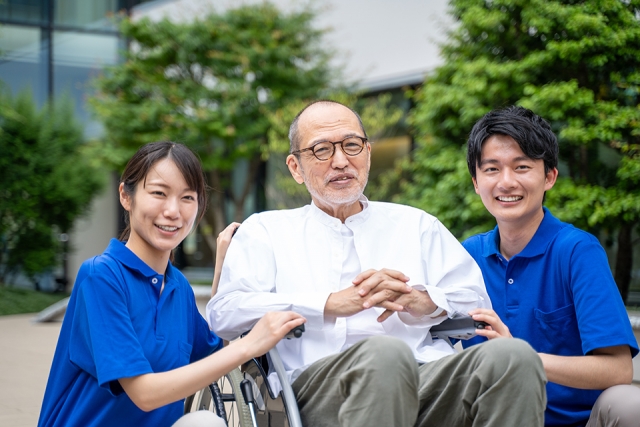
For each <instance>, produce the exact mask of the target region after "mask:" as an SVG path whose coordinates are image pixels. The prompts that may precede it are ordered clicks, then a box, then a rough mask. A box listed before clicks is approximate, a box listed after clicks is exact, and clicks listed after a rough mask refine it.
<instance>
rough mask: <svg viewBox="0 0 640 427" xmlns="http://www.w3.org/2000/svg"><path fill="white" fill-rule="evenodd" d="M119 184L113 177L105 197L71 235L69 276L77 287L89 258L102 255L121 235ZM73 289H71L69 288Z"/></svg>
mask: <svg viewBox="0 0 640 427" xmlns="http://www.w3.org/2000/svg"><path fill="white" fill-rule="evenodd" d="M117 190H118V182H117V179H116V177H115V176H114V175H113V174H109V177H108V179H107V184H106V185H105V188H104V189H103V191H102V193H101V194H100V195H98V196H96V197H95V198H94V199H93V202H92V203H91V210H90V212H89V213H88V214H87V215H86V216H85V217H84V218H82V219H80V220H78V221H76V223H75V225H74V227H73V231H72V232H71V233H70V235H69V242H70V243H71V245H72V247H73V252H72V253H71V254H69V259H68V262H67V274H68V276H69V281H70V286H71V285H73V283H74V282H75V279H76V275H77V273H78V269H79V268H80V265H81V264H82V263H83V262H84V261H85V260H86V259H88V258H90V257H92V256H95V255H99V254H101V253H102V252H103V251H104V250H105V248H106V247H107V245H108V244H109V240H110V239H111V238H112V237H117V236H116V233H117V232H118V230H117V229H118V216H117V215H118V205H117V204H118V203H119V201H118V191H117ZM69 289H70V287H69Z"/></svg>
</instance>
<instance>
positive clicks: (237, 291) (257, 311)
mask: <svg viewBox="0 0 640 427" xmlns="http://www.w3.org/2000/svg"><path fill="white" fill-rule="evenodd" d="M270 239H271V238H270V236H269V234H268V233H267V231H266V229H265V228H264V226H263V225H262V224H261V223H260V222H259V220H258V219H257V218H256V217H255V216H254V217H250V218H248V219H247V220H246V221H245V222H244V223H243V224H242V226H241V227H240V228H239V229H238V232H237V233H236V235H235V237H234V238H233V240H232V241H231V244H230V245H229V249H228V251H227V255H226V257H225V260H224V264H223V266H222V273H221V277H220V284H219V287H218V292H217V293H216V295H215V296H214V297H213V298H212V299H211V300H210V301H209V303H208V304H207V310H206V315H207V321H208V322H209V325H210V326H211V328H212V329H213V330H214V331H216V333H217V334H219V335H220V336H221V337H222V338H225V339H228V340H233V339H236V338H237V337H239V336H240V335H242V334H243V333H245V332H247V331H249V330H250V329H251V328H252V327H253V325H255V323H256V322H257V321H258V320H259V319H260V318H261V317H262V316H264V315H265V314H266V313H267V312H269V311H288V310H291V311H295V312H297V313H299V314H301V315H302V316H304V317H305V318H306V319H307V323H306V325H305V326H306V328H307V329H309V330H311V329H318V330H319V329H322V328H324V327H325V319H324V306H325V303H326V300H327V298H328V297H329V294H330V292H328V291H326V292H324V291H320V292H299V293H284V292H278V293H276V273H277V268H276V261H275V258H274V252H273V251H274V249H273V246H272V244H271V240H270Z"/></svg>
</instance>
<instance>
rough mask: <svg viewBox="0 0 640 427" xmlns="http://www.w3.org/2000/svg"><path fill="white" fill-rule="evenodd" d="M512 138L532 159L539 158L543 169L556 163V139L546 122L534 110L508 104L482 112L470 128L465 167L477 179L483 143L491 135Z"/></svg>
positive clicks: (547, 169) (548, 168)
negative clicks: (542, 162)
mask: <svg viewBox="0 0 640 427" xmlns="http://www.w3.org/2000/svg"><path fill="white" fill-rule="evenodd" d="M496 134H499V135H506V136H510V137H511V138H513V139H514V140H515V141H516V142H517V143H518V145H519V146H520V149H521V150H522V152H523V153H524V154H525V155H526V156H527V157H529V158H531V159H535V160H537V159H542V160H543V161H544V170H545V172H549V171H550V170H552V169H553V168H555V167H557V166H558V140H557V139H556V135H555V134H554V133H553V131H552V130H551V126H550V125H549V123H548V122H547V121H546V120H545V119H543V118H542V117H540V116H538V115H537V114H535V113H534V112H533V111H531V110H528V109H526V108H523V107H518V106H511V107H508V108H504V109H502V110H494V111H491V112H489V113H487V114H485V115H484V117H482V118H481V119H480V120H478V122H477V123H476V124H475V125H474V126H473V129H471V133H470V134H469V140H468V142H467V166H468V167H469V172H470V173H471V177H473V178H476V166H477V165H478V164H479V163H480V161H481V160H482V158H481V157H482V144H484V142H485V141H486V140H487V139H489V138H490V137H491V136H492V135H496Z"/></svg>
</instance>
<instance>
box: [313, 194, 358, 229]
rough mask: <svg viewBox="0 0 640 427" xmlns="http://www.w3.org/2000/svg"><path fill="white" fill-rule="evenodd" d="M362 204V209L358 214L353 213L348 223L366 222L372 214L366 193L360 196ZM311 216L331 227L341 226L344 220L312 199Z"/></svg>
mask: <svg viewBox="0 0 640 427" xmlns="http://www.w3.org/2000/svg"><path fill="white" fill-rule="evenodd" d="M358 201H359V202H360V204H361V205H362V210H361V211H360V212H358V213H357V214H354V215H351V216H350V217H349V218H347V220H346V223H347V224H351V223H354V222H364V221H366V220H367V218H369V216H370V215H371V208H370V207H369V199H367V198H366V197H365V196H364V195H362V196H360V198H359V199H358ZM311 216H312V217H313V218H315V219H316V220H317V221H319V222H320V223H322V224H324V225H326V226H328V227H331V228H340V227H341V226H342V221H340V220H339V219H338V218H336V217H333V216H331V215H329V214H328V213H326V212H325V211H323V210H322V209H320V208H319V207H318V206H316V204H315V203H313V201H311Z"/></svg>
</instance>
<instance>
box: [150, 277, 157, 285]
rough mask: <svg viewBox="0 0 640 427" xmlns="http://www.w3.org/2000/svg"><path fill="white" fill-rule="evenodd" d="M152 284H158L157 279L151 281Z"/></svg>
mask: <svg viewBox="0 0 640 427" xmlns="http://www.w3.org/2000/svg"><path fill="white" fill-rule="evenodd" d="M151 283H153V284H154V285H155V284H156V283H158V279H156V278H155V277H154V278H153V279H151Z"/></svg>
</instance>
